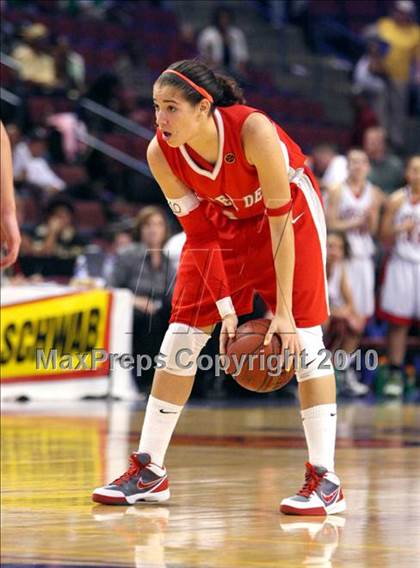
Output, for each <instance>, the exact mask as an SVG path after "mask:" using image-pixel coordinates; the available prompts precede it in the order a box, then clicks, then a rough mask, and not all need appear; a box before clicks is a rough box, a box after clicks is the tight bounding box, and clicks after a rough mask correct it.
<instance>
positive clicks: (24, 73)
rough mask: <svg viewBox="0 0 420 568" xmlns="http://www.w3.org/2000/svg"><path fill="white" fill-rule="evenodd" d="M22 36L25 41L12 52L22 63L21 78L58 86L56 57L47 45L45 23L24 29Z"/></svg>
mask: <svg viewBox="0 0 420 568" xmlns="http://www.w3.org/2000/svg"><path fill="white" fill-rule="evenodd" d="M22 37H23V43H21V44H20V45H18V46H17V47H16V48H15V49H14V50H13V52H12V54H11V56H12V57H13V59H16V61H17V62H18V63H19V65H20V70H19V75H20V78H21V79H22V80H23V81H30V82H31V83H33V84H35V85H39V86H42V87H56V86H57V75H56V70H55V63H54V58H53V57H52V55H50V53H49V52H48V50H47V48H46V45H45V44H46V41H47V39H48V30H47V28H46V27H45V26H44V24H32V25H30V26H28V27H27V28H25V29H24V30H23V33H22Z"/></svg>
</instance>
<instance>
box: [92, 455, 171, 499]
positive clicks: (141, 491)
mask: <svg viewBox="0 0 420 568" xmlns="http://www.w3.org/2000/svg"><path fill="white" fill-rule="evenodd" d="M169 497H170V492H169V483H168V476H167V475H166V469H165V468H164V467H160V466H158V465H156V464H154V463H152V460H151V457H150V455H149V454H145V453H138V454H137V453H133V454H131V456H130V467H129V468H128V470H127V471H126V472H125V473H123V475H121V477H119V478H118V479H116V480H115V481H113V482H112V483H110V484H109V485H105V486H104V487H98V488H97V489H95V490H94V492H93V493H92V500H93V501H95V502H96V503H103V504H104V505H134V504H135V503H140V502H146V503H161V502H162V501H167V500H168V499H169Z"/></svg>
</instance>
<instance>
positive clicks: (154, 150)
mask: <svg viewBox="0 0 420 568" xmlns="http://www.w3.org/2000/svg"><path fill="white" fill-rule="evenodd" d="M147 161H148V163H149V166H150V169H151V171H152V174H153V176H154V177H155V179H156V181H157V182H158V184H159V186H160V188H161V189H162V191H163V193H164V194H165V196H166V198H167V199H168V202H169V204H171V200H175V199H180V198H183V197H186V196H193V195H194V194H193V192H192V191H191V189H189V188H188V187H187V186H186V185H185V184H184V183H182V181H181V180H180V179H178V178H177V177H176V176H175V175H174V174H173V173H172V171H171V169H170V167H169V164H168V162H167V161H166V158H165V156H164V155H163V152H162V150H161V149H160V146H159V143H158V141H157V139H156V137H155V138H153V140H152V141H151V142H150V144H149V147H148V149H147ZM202 227H203V232H204V233H205V232H206V224H205V223H203V224H202ZM184 228H185V227H184ZM186 232H187V230H186ZM237 326H238V318H237V316H236V313H235V311H234V309H232V310H231V311H230V313H226V314H225V315H224V317H223V322H222V331H221V333H220V346H219V348H220V353H221V354H222V355H224V354H225V352H226V343H227V340H228V338H232V339H233V338H234V337H235V332H236V328H237ZM206 331H210V330H208V329H206Z"/></svg>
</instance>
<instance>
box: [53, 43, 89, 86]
mask: <svg viewBox="0 0 420 568" xmlns="http://www.w3.org/2000/svg"><path fill="white" fill-rule="evenodd" d="M54 60H55V71H56V76H57V83H58V84H59V85H60V87H63V88H64V89H65V90H66V91H72V90H73V91H76V92H75V93H73V95H74V96H77V94H78V92H83V91H84V88H85V73H86V71H85V62H84V59H83V57H82V56H81V55H80V54H79V53H76V52H75V51H74V50H72V49H71V47H70V44H69V40H68V38H66V37H65V36H60V37H59V38H58V39H57V43H56V45H55V48H54Z"/></svg>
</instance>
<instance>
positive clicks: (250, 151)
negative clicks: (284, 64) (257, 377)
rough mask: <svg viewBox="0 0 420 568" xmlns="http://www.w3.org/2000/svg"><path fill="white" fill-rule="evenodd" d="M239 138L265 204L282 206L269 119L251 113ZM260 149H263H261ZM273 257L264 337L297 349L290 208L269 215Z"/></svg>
mask: <svg viewBox="0 0 420 568" xmlns="http://www.w3.org/2000/svg"><path fill="white" fill-rule="evenodd" d="M242 139H243V144H244V150H245V155H246V158H247V160H248V161H249V162H250V163H251V164H252V165H254V166H255V167H256V169H257V172H258V178H259V180H260V183H261V190H262V194H263V199H264V203H265V205H266V206H267V207H270V208H277V207H282V206H284V205H286V204H287V203H289V202H290V200H291V194H290V185H289V179H288V175H287V171H286V164H285V161H284V158H283V154H282V148H281V144H280V140H279V138H278V135H277V132H276V130H275V128H274V126H273V124H272V123H271V122H270V120H269V119H268V118H267V117H265V116H264V115H263V114H259V113H255V114H252V115H250V117H249V118H248V119H247V120H246V122H245V123H244V127H243V131H242ZM262 149H264V151H262ZM270 231H271V240H272V246H273V258H274V265H275V270H276V278H277V283H276V287H277V306H276V312H275V314H274V318H273V321H272V324H271V326H270V328H269V330H268V333H267V335H266V338H265V344H268V343H269V342H270V341H271V337H272V335H273V333H278V334H280V336H281V339H282V344H283V349H289V351H290V353H297V352H299V342H298V339H297V334H296V324H295V321H294V318H293V315H292V290H293V275H294V266H295V245H294V233H293V225H292V216H291V209H289V211H288V212H286V213H285V214H284V215H280V216H278V217H277V216H276V217H270Z"/></svg>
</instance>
